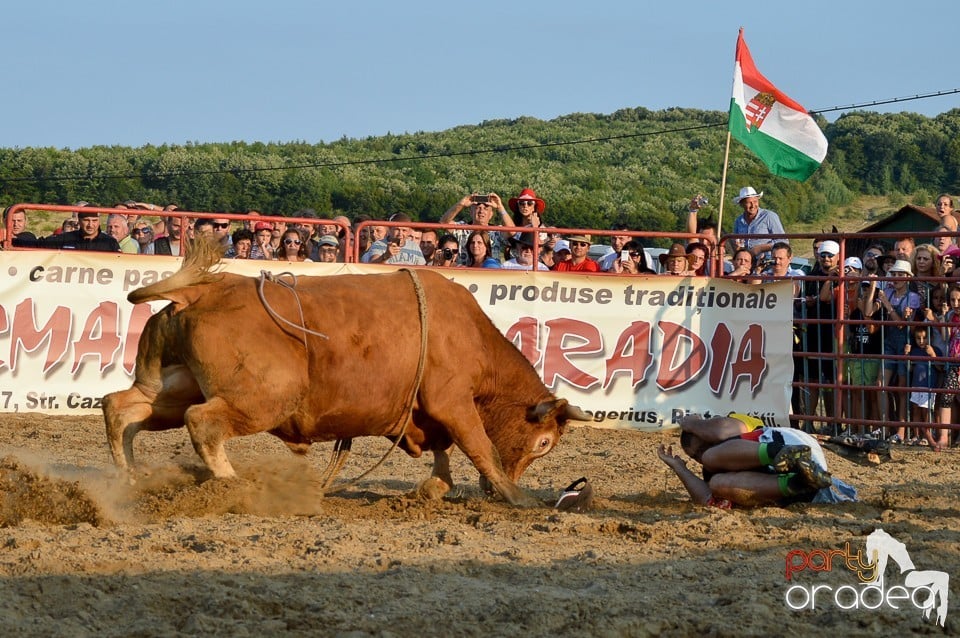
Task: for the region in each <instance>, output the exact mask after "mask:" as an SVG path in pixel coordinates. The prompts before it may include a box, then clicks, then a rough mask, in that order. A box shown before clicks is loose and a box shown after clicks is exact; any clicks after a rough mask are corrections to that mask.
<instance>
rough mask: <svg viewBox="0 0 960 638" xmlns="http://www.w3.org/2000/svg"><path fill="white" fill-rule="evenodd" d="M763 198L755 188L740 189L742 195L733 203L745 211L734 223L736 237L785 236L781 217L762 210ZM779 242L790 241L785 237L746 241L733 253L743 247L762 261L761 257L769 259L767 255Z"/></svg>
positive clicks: (758, 238) (770, 211)
mask: <svg viewBox="0 0 960 638" xmlns="http://www.w3.org/2000/svg"><path fill="white" fill-rule="evenodd" d="M761 197H763V191H761V192H759V193H758V192H757V191H756V190H754V188H753V186H744V187H743V188H741V189H740V194H739V195H738V196H737V197H734V198H733V201H734V202H736V203H737V204H740V208H742V209H743V214H742V215H740V216H739V217H737V218H736V220H734V222H733V234H734V235H783V234H784V233H785V232H786V231H784V230H783V224H782V223H781V222H780V217H779V216H778V215H777V214H776V213H775V212H773V211H772V210H767V209H766V208H760V198H761ZM778 241H788V240H787V239H786V238H783V237H772V238H770V239H764V238H762V237H755V238H752V239H745V240H742V242H740V245H737V246H735V247H734V248H733V249H732V250H731V252H734V251H735V250H736V249H737V248H739V247H740V246H741V245H743V246H746V247H747V248H748V249H749V250H750V252H751V253H753V256H754V257H756V258H757V259H758V260H759V259H761V256H762V257H763V258H764V259H765V258H767V257H769V255H767V253H769V252H770V249H771V248H773V245H774V244H775V243H776V242H778Z"/></svg>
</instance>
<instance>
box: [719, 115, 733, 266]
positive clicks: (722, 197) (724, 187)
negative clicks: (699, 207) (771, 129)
mask: <svg viewBox="0 0 960 638" xmlns="http://www.w3.org/2000/svg"><path fill="white" fill-rule="evenodd" d="M729 159H730V131H729V129H728V130H727V148H726V149H724V151H723V172H722V175H721V177H720V206H719V211H718V212H717V243H718V246H717V248H718V249H719V250H718V251H717V254H718V256H719V259H720V261H721V263H722V262H723V203H724V202H725V201H726V200H727V197H726V193H727V164H728V163H729ZM721 272H722V271H721Z"/></svg>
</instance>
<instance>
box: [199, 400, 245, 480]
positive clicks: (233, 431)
mask: <svg viewBox="0 0 960 638" xmlns="http://www.w3.org/2000/svg"><path fill="white" fill-rule="evenodd" d="M247 421H248V419H247V418H246V417H245V416H244V415H242V414H240V412H238V411H237V410H236V409H234V408H233V407H231V406H230V404H228V403H227V402H226V401H224V400H223V399H221V398H219V397H214V398H212V399H210V400H209V401H207V402H206V403H201V404H199V405H195V406H192V407H191V408H189V409H188V410H187V412H186V414H185V415H184V422H185V423H186V424H187V431H188V432H190V440H191V441H193V449H195V450H196V451H197V454H199V455H200V458H202V459H203V462H204V463H206V465H207V467H208V468H210V471H211V472H213V475H214V476H215V477H217V478H234V477H236V476H237V473H236V472H235V471H234V469H233V466H232V465H231V464H230V459H228V458H227V452H226V450H225V449H224V447H223V444H224V443H225V442H226V441H227V440H228V439H230V438H233V437H234V436H236V435H237V434H238V433H240V432H245V430H243V429H241V426H242V425H243V424H245V423H246V422H247Z"/></svg>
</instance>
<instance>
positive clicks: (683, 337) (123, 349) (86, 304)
mask: <svg viewBox="0 0 960 638" xmlns="http://www.w3.org/2000/svg"><path fill="white" fill-rule="evenodd" d="M0 263H2V265H3V268H4V270H5V272H6V277H5V278H4V279H3V281H2V284H0V412H23V411H32V412H43V413H51V414H84V413H94V412H98V411H99V410H100V398H101V397H102V396H103V395H104V394H107V393H109V392H112V391H114V390H118V389H123V388H127V387H129V386H130V384H131V382H132V380H133V370H134V365H135V362H136V350H137V342H138V340H139V337H140V333H141V331H142V328H143V325H144V324H145V323H146V321H147V319H149V317H150V315H151V314H152V313H153V312H156V311H157V310H159V309H160V308H161V307H163V305H164V304H163V303H154V304H143V305H139V306H134V305H132V304H130V303H129V302H127V300H126V297H127V294H128V293H129V292H130V291H132V290H134V289H136V288H139V287H141V286H144V285H148V284H150V283H153V282H155V281H158V280H159V279H161V278H166V277H169V276H170V275H171V274H172V273H173V272H175V271H176V270H177V269H178V268H179V266H180V261H179V260H178V259H176V258H171V257H159V256H148V255H142V256H136V255H119V254H117V255H114V254H104V253H91V252H54V251H6V252H2V253H0ZM383 268H384V267H383V266H370V265H365V264H317V263H296V264H294V263H286V262H275V261H247V260H225V261H224V270H226V271H229V272H236V273H239V274H245V275H249V276H253V277H256V276H259V275H260V273H261V271H269V272H272V273H274V274H279V273H281V272H291V273H294V274H296V275H297V276H303V275H317V276H328V275H335V274H340V273H348V272H349V273H374V272H383ZM444 273H445V274H447V275H448V276H449V277H450V278H451V279H453V280H454V281H456V282H458V283H460V284H461V285H463V286H465V287H466V288H467V289H468V290H470V292H471V293H472V294H473V296H474V297H475V298H476V300H477V302H478V303H479V304H480V306H481V308H483V310H484V311H485V312H486V313H487V314H488V315H489V316H490V318H491V319H492V320H493V322H494V324H496V326H497V327H498V328H499V329H500V330H501V331H502V332H503V334H504V335H506V337H507V338H508V339H509V340H510V341H512V342H513V343H514V345H516V346H517V348H519V349H520V351H521V352H522V353H523V354H524V355H525V356H526V357H527V359H529V360H530V362H531V363H533V365H534V366H535V367H536V369H537V371H538V372H539V373H540V375H541V378H542V379H543V380H544V383H545V384H546V385H547V387H548V388H550V390H551V391H552V392H554V393H555V394H557V395H558V396H561V397H564V398H567V399H569V400H570V402H571V403H574V404H576V405H579V406H580V407H581V408H583V409H584V410H586V411H588V412H589V413H590V414H591V415H592V416H593V425H594V426H597V427H606V428H632V429H639V430H651V431H653V430H659V429H663V428H671V427H676V419H677V418H678V417H679V416H680V415H682V414H684V413H685V412H701V413H708V414H727V413H729V412H743V413H747V414H752V415H755V416H758V417H760V418H762V419H763V420H764V421H765V422H766V424H768V425H771V426H773V425H776V426H781V427H786V426H788V421H787V415H788V413H789V398H790V384H791V379H792V376H793V361H792V356H791V348H792V300H791V292H792V287H791V284H790V283H783V282H776V283H769V284H763V285H746V284H740V283H737V282H732V281H728V280H723V279H708V278H678V277H666V276H649V277H635V276H611V275H586V274H579V273H552V272H517V271H508V270H494V269H465V268H463V269H449V270H445V271H444ZM427 303H428V304H429V303H443V301H442V300H430V299H428V300H427ZM367 310H369V309H367ZM236 330H237V331H238V337H239V336H240V334H239V332H240V331H241V330H243V326H242V325H240V324H239V323H238V325H237V326H236ZM244 336H247V337H249V335H244ZM463 338H464V339H470V335H469V334H464V335H463ZM371 396H372V397H375V396H376V388H375V387H371Z"/></svg>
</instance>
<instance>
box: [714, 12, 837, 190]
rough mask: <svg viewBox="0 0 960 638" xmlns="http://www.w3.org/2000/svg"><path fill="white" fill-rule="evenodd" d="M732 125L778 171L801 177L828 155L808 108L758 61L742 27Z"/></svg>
mask: <svg viewBox="0 0 960 638" xmlns="http://www.w3.org/2000/svg"><path fill="white" fill-rule="evenodd" d="M729 128H730V134H731V135H732V136H733V137H735V138H737V139H738V140H740V141H741V142H743V144H744V145H746V147H747V148H749V149H750V150H751V151H753V152H754V153H756V154H757V156H758V157H759V158H760V159H761V160H763V163H764V164H766V165H767V168H769V169H770V172H771V173H773V174H774V175H780V176H781V177H789V178H790V179H795V180H797V181H800V182H802V181H804V180H805V179H807V178H808V177H810V176H811V175H813V172H814V171H816V170H817V168H818V167H819V166H820V163H821V162H823V158H824V157H826V156H827V138H826V137H824V136H823V132H822V131H821V130H820V127H819V126H817V123H816V122H815V121H814V120H813V118H812V117H811V116H810V115H809V114H808V113H807V110H806V109H805V108H803V107H802V106H800V105H799V104H797V103H796V102H794V101H793V100H791V99H790V98H789V97H788V96H786V95H784V94H783V93H781V92H780V90H779V89H777V87H775V86H774V85H773V84H772V83H771V82H770V80H768V79H767V78H765V77H763V75H762V74H761V73H760V71H758V70H757V67H756V66H754V64H753V58H752V57H751V56H750V51H749V50H748V49H747V43H746V42H744V41H743V29H740V35H739V36H738V37H737V62H736V66H735V67H734V71H733V98H731V100H730V123H729Z"/></svg>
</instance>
